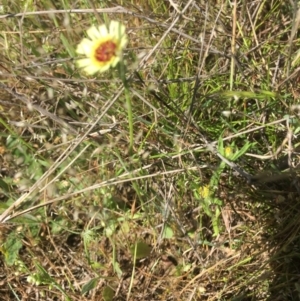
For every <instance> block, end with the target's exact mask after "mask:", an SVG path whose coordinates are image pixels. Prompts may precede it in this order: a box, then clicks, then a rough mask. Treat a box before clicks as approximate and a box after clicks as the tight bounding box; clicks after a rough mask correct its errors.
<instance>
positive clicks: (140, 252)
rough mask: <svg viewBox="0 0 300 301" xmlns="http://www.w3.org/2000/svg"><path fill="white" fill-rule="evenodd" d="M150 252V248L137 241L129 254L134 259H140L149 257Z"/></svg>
mask: <svg viewBox="0 0 300 301" xmlns="http://www.w3.org/2000/svg"><path fill="white" fill-rule="evenodd" d="M151 250H152V248H151V247H150V246H149V245H148V244H146V243H144V242H142V241H139V242H137V243H136V244H134V245H133V246H131V247H130V253H131V255H132V256H133V257H134V258H136V259H141V258H145V257H147V256H149V254H150V253H151Z"/></svg>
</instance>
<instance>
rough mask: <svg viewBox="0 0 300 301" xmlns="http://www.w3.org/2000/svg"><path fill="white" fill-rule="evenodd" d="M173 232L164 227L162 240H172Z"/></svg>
mask: <svg viewBox="0 0 300 301" xmlns="http://www.w3.org/2000/svg"><path fill="white" fill-rule="evenodd" d="M173 236H174V232H173V230H172V229H171V228H170V227H165V228H164V231H163V235H162V237H163V238H173Z"/></svg>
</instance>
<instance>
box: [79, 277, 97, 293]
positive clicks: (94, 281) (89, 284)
mask: <svg viewBox="0 0 300 301" xmlns="http://www.w3.org/2000/svg"><path fill="white" fill-rule="evenodd" d="M98 282H99V277H96V278H92V279H91V280H90V281H89V282H87V283H86V284H85V285H84V286H83V287H82V290H81V294H82V295H84V294H85V293H88V292H89V291H90V290H92V289H94V288H95V287H96V286H97V284H98Z"/></svg>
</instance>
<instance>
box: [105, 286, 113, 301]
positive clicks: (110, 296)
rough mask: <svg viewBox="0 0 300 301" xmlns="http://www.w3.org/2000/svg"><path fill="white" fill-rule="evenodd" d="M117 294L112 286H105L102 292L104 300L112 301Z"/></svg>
mask: <svg viewBox="0 0 300 301" xmlns="http://www.w3.org/2000/svg"><path fill="white" fill-rule="evenodd" d="M114 295H115V291H114V290H113V289H112V288H111V287H110V286H105V287H104V289H103V292H102V298H103V300H104V301H112V299H113V297H114Z"/></svg>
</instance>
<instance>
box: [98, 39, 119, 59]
mask: <svg viewBox="0 0 300 301" xmlns="http://www.w3.org/2000/svg"><path fill="white" fill-rule="evenodd" d="M116 48H117V45H116V44H115V43H114V42H112V41H107V42H104V43H102V44H100V45H99V47H98V48H97V49H96V52H95V58H96V59H97V61H99V62H108V61H109V60H110V59H111V58H112V57H113V56H115V55H116Z"/></svg>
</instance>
